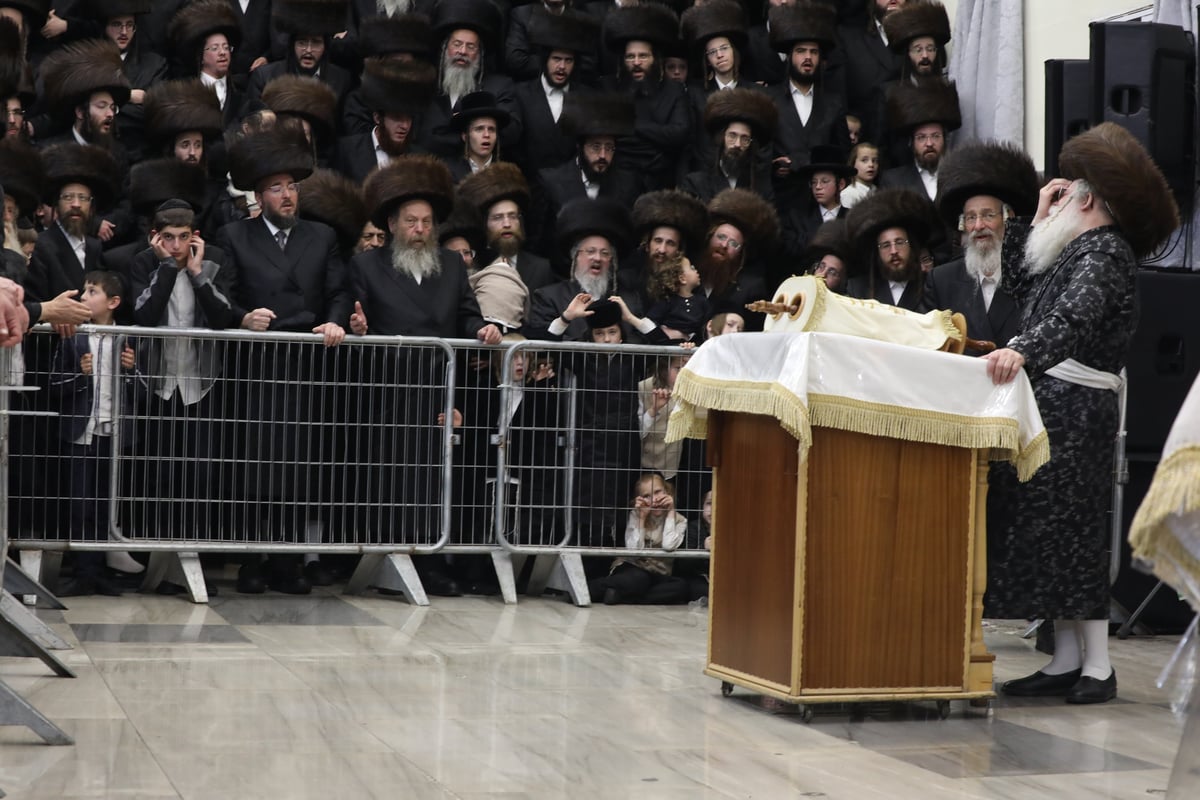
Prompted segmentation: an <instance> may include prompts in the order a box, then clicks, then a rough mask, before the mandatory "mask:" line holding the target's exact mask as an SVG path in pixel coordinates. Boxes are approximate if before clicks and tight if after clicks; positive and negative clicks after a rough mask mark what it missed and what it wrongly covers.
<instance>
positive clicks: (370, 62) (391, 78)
mask: <svg viewBox="0 0 1200 800" xmlns="http://www.w3.org/2000/svg"><path fill="white" fill-rule="evenodd" d="M436 80H437V73H436V71H435V70H434V69H433V67H431V66H429V65H428V64H423V63H419V62H417V63H403V62H400V61H394V60H387V59H382V58H368V59H367V60H366V62H365V63H364V65H363V74H362V88H361V100H362V102H363V104H364V105H365V106H366V107H367V108H369V109H371V116H372V119H373V121H374V125H373V127H371V128H370V129H369V130H368V131H366V132H365V133H355V134H351V135H350V136H343V137H342V138H341V139H340V140H339V141H338V146H337V152H336V154H335V155H334V158H333V166H334V168H335V169H337V170H339V171H341V172H343V173H344V174H345V175H347V176H348V177H349V178H350V179H351V180H353V181H359V182H361V181H363V180H365V179H366V177H367V175H368V174H369V173H370V172H371V171H372V170H374V169H375V168H377V167H385V166H387V165H388V164H389V163H391V161H392V160H393V159H395V158H399V157H400V156H403V155H406V154H408V153H411V152H419V148H417V147H415V145H414V140H415V138H416V128H417V125H418V124H419V120H420V115H421V113H422V112H423V111H424V110H425V109H426V108H427V107H428V105H429V103H430V101H431V100H432V99H433V93H434V83H435V81H436Z"/></svg>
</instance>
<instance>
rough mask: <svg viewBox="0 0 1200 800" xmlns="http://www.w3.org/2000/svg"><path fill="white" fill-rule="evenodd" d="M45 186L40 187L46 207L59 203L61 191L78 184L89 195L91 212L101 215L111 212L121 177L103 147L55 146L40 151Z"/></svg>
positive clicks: (113, 160)
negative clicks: (86, 190)
mask: <svg viewBox="0 0 1200 800" xmlns="http://www.w3.org/2000/svg"><path fill="white" fill-rule="evenodd" d="M42 163H43V164H44V165H45V167H46V182H45V183H44V184H43V185H42V189H43V191H44V193H45V200H46V203H47V204H48V205H54V204H55V203H56V202H57V201H58V195H59V194H60V193H61V192H62V190H63V187H64V186H66V185H67V184H70V183H81V184H83V185H84V186H86V187H88V190H89V191H91V193H92V210H93V212H94V213H100V214H102V213H104V212H105V211H107V210H108V209H110V208H112V205H113V202H114V200H115V199H116V193H117V187H118V186H120V185H121V176H120V172H119V170H118V168H117V162H116V160H115V159H114V158H113V157H112V154H111V153H109V152H108V151H107V150H105V149H104V148H103V147H97V146H95V145H91V144H75V143H74V142H72V143H69V144H56V145H52V146H50V147H47V148H46V149H45V150H43V151H42Z"/></svg>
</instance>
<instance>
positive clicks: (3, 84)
mask: <svg viewBox="0 0 1200 800" xmlns="http://www.w3.org/2000/svg"><path fill="white" fill-rule="evenodd" d="M14 96H15V97H17V98H18V99H19V100H20V101H21V105H23V106H25V107H26V108H28V107H30V106H32V105H33V103H34V101H36V100H37V90H36V89H35V88H34V85H33V77H32V75H31V74H30V71H29V62H27V61H26V60H25V59H24V58H23V57H22V55H21V31H20V29H18V28H17V24H16V23H15V22H13V21H12V20H11V19H8V18H7V17H0V100H7V99H8V98H10V97H14Z"/></svg>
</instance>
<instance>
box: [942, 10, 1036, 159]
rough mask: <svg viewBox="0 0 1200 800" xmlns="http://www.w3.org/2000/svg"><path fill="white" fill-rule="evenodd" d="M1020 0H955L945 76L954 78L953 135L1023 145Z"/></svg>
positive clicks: (1023, 84) (1023, 86) (1021, 17)
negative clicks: (958, 122)
mask: <svg viewBox="0 0 1200 800" xmlns="http://www.w3.org/2000/svg"><path fill="white" fill-rule="evenodd" d="M1023 5H1024V3H1023V0H959V3H958V7H957V9H956V10H955V12H954V41H953V42H952V43H951V46H952V48H953V50H952V52H951V54H950V77H951V78H952V79H953V80H954V81H956V82H957V83H958V103H959V106H960V107H961V109H962V117H963V125H962V129H961V130H960V131H959V132H958V134H957V137H956V138H957V139H958V140H959V141H968V140H971V139H998V140H1001V141H1008V142H1012V143H1013V144H1016V145H1018V146H1020V147H1023V146H1024V145H1025V31H1024V12H1023V9H1022V7H1023Z"/></svg>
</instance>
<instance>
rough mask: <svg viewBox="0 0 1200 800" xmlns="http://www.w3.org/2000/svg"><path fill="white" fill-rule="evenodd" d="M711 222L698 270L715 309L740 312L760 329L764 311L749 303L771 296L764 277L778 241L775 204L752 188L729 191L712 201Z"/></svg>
mask: <svg viewBox="0 0 1200 800" xmlns="http://www.w3.org/2000/svg"><path fill="white" fill-rule="evenodd" d="M708 224H709V231H708V239H707V240H706V242H705V245H704V249H703V250H702V251H701V253H700V254H699V258H698V259H697V260H696V268H697V269H698V270H699V272H700V279H701V289H702V290H703V291H704V294H705V296H706V297H707V298H708V304H709V307H710V309H711V311H712V313H714V314H721V313H729V312H736V313H738V314H742V315H744V316H745V318H746V329H747V330H762V324H763V315H762V314H751V313H749V312H747V311H746V309H745V306H746V303H750V302H753V301H754V300H757V299H758V298H760V297H766V296H767V291H768V287H767V285H766V282H765V281H764V278H763V276H764V274H765V273H766V270H767V265H768V264H769V263H770V262H771V259H772V257H773V256H774V254H775V248H776V245H777V243H778V240H779V217H778V215H777V214H776V213H775V207H774V206H772V205H771V204H770V203H768V202H767V201H766V200H764V199H763V198H762V197H761V196H760V195H758V194H755V193H754V192H751V191H749V190H748V189H726V190H725V191H723V192H721V193H720V194H718V195H717V196H716V197H714V198H713V199H712V202H710V203H709V204H708Z"/></svg>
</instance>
